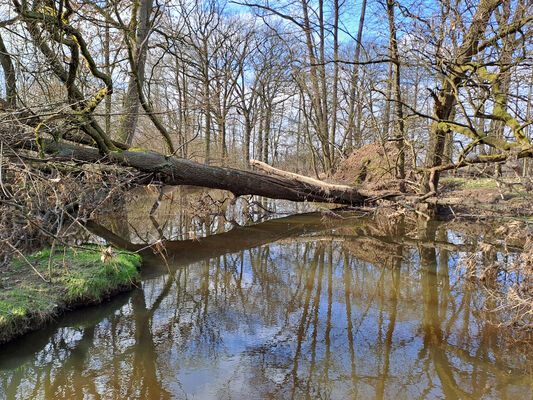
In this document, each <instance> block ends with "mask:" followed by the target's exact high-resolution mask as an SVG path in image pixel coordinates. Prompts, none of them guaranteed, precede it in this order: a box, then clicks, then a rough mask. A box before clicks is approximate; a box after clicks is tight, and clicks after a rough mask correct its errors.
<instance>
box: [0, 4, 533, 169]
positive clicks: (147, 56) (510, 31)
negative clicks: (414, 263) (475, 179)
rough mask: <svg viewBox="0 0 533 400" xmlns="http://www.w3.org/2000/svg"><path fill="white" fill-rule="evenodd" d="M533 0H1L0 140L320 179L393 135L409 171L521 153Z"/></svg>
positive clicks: (525, 149) (526, 126)
mask: <svg viewBox="0 0 533 400" xmlns="http://www.w3.org/2000/svg"><path fill="white" fill-rule="evenodd" d="M532 7H533V5H532V4H531V3H530V2H528V1H525V0H517V1H511V0H505V1H496V0H492V1H487V0H483V1H428V0H424V1H413V2H395V1H392V0H384V1H372V2H368V4H367V2H366V0H363V1H362V2H358V3H355V2H349V1H339V0H333V1H323V0H319V1H309V0H302V1H280V2H268V1H263V2H260V1H259V2H257V3H251V2H229V3H226V2H224V1H218V0H205V1H204V0H194V1H186V0H177V1H155V0H138V1H134V2H124V1H112V0H107V1H76V2H71V1H63V0H60V1H42V0H37V1H31V2H30V1H26V0H25V1H20V2H19V1H18V0H14V1H13V2H4V3H3V4H2V6H1V14H2V16H1V22H0V35H1V36H0V57H1V65H2V69H3V77H2V78H3V79H2V80H3V82H2V95H3V98H4V100H3V102H2V121H1V124H2V130H3V135H2V136H3V137H4V138H7V132H6V131H8V130H9V131H11V132H13V131H15V132H16V133H18V134H20V133H21V132H22V131H24V132H26V133H27V132H31V131H33V132H31V133H33V134H34V136H35V138H36V139H37V140H36V141H37V143H39V141H40V138H43V139H44V138H50V139H51V140H56V141H57V140H58V139H60V140H70V141H74V142H76V143H87V144H96V146H97V147H98V148H99V150H100V151H101V152H103V153H105V152H107V151H110V150H116V149H117V148H119V149H121V148H122V149H125V148H127V147H128V146H135V147H141V148H150V149H154V150H159V151H162V152H167V154H168V153H172V154H174V155H176V156H178V157H182V158H187V159H193V160H196V161H201V162H204V163H206V164H210V163H211V164H217V165H232V166H235V167H239V168H247V166H248V160H249V159H250V158H255V159H258V160H260V161H264V162H267V163H271V164H277V165H285V166H289V167H290V168H291V169H293V170H295V171H296V172H298V171H305V172H314V173H316V174H317V175H318V174H319V173H325V174H326V175H328V176H329V175H331V173H332V172H333V171H334V169H335V167H336V165H337V164H338V162H339V160H340V159H342V158H343V157H345V156H346V155H348V154H349V153H350V152H351V151H352V150H353V149H357V148H358V147H360V146H361V145H363V144H365V143H371V142H385V141H388V140H389V141H390V140H393V141H396V142H397V143H398V145H399V147H400V148H401V149H402V151H401V155H404V154H408V153H409V157H408V159H409V162H411V163H412V162H414V163H416V168H432V167H436V166H438V165H441V164H445V165H446V164H460V163H461V162H474V161H491V160H496V161H501V160H503V159H506V158H508V156H509V154H511V155H515V156H530V155H531V150H530V144H529V142H530V140H529V136H530V122H531V118H532V116H531V114H532V110H531V100H532V87H533V68H532V65H531V57H532V46H531V45H532V43H531V28H532V20H533V10H532ZM18 139H20V138H18ZM4 141H5V142H8V140H4ZM4 141H3V142H4ZM113 141H115V142H114V143H113ZM12 144H13V143H11V145H12ZM7 145H10V144H9V143H4V146H7ZM4 150H5V149H4ZM402 158H403V157H402ZM398 164H399V166H398V168H399V171H398V174H400V175H401V174H402V171H401V170H402V169H403V166H401V165H400V164H401V162H399V163H398Z"/></svg>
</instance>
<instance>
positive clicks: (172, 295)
mask: <svg viewBox="0 0 533 400" xmlns="http://www.w3.org/2000/svg"><path fill="white" fill-rule="evenodd" d="M344 217H345V218H344V219H335V220H328V221H324V219H323V217H322V216H321V215H320V214H313V213H311V214H303V215H296V216H290V217H285V218H279V219H274V220H269V221H266V222H262V223H259V224H256V225H253V226H245V227H242V226H235V227H233V228H232V229H230V230H228V231H224V232H221V233H218V234H214V235H211V236H207V237H202V238H199V239H198V238H194V239H189V240H164V244H165V246H164V247H165V249H166V253H165V254H166V259H167V262H168V267H167V265H165V263H163V262H161V260H160V259H159V258H157V257H156V256H154V255H151V254H150V252H149V251H147V250H145V253H144V254H145V258H146V259H147V260H148V261H147V265H145V266H144V269H145V271H144V272H143V280H142V282H141V284H140V287H139V289H137V290H135V291H133V292H132V293H130V294H127V295H122V296H120V297H118V298H116V299H114V300H113V301H111V302H109V303H106V304H104V305H102V306H98V307H89V308H87V309H84V310H78V311H75V312H73V313H71V314H67V315H65V316H64V317H62V318H61V319H60V320H59V321H58V322H57V323H56V324H52V325H50V326H49V327H47V328H46V329H43V330H40V331H38V332H35V333H32V334H30V335H27V336H25V337H23V338H21V339H19V340H17V341H15V342H13V343H11V344H9V345H6V346H4V347H2V348H0V399H34V398H35V399H38V398H43V399H76V398H96V399H100V398H101V399H124V398H139V399H170V398H177V399H186V398H196V399H210V398H212V399H230V398H231V399H239V398H252V399H254V398H256V399H268V398H272V399H278V398H291V399H300V398H302V399H303V398H310V399H316V398H324V399H346V398H362V399H367V398H378V399H386V398H397V399H422V398H450V399H454V398H457V399H459V398H461V399H464V398H509V399H514V398H530V397H531V396H532V394H533V389H532V387H533V378H532V372H531V367H532V363H531V356H530V355H528V354H525V353H520V352H516V351H514V350H513V349H510V350H508V349H506V347H505V346H506V342H505V338H504V335H502V334H501V332H500V331H499V330H498V329H496V328H494V327H493V326H491V325H489V324H487V323H486V321H485V320H484V319H483V318H481V317H479V315H480V304H482V303H483V302H484V301H490V300H489V299H485V298H484V293H483V292H482V291H474V290H473V288H471V287H470V286H468V285H467V284H466V283H464V282H463V281H462V280H461V279H459V278H458V276H457V273H456V268H459V267H458V264H457V261H458V259H459V257H460V256H461V255H462V254H464V252H467V251H469V249H470V250H473V248H474V247H475V240H474V241H469V240H463V239H458V238H459V237H460V235H458V234H457V232H456V231H454V230H450V229H449V227H448V226H447V225H445V224H438V223H427V224H421V225H418V226H414V225H413V224H407V225H406V224H403V223H398V224H396V225H394V226H393V227H391V225H390V224H388V225H387V224H386V223H383V221H379V220H378V219H371V218H367V217H361V216H354V215H348V214H347V215H345V216H344ZM130 221H131V220H130ZM89 228H90V229H91V231H93V232H94V233H97V234H98V235H99V236H100V237H102V238H103V239H105V240H106V241H107V242H110V243H114V244H117V245H120V246H121V247H124V248H130V249H133V250H135V249H139V248H142V247H143V244H139V243H134V242H135V241H133V239H132V237H133V235H134V234H133V233H132V230H129V231H128V236H129V238H124V237H121V236H120V235H119V233H122V234H123V233H124V232H125V230H124V229H123V228H121V227H120V226H118V225H117V226H115V227H114V226H112V225H109V226H107V227H103V226H101V225H97V224H94V223H93V224H90V225H89ZM139 229H140V228H139ZM139 229H137V230H139ZM130 240H132V241H133V242H131V241H130Z"/></svg>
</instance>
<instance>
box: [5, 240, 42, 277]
mask: <svg viewBox="0 0 533 400" xmlns="http://www.w3.org/2000/svg"><path fill="white" fill-rule="evenodd" d="M6 244H7V245H8V246H9V247H11V249H13V250H14V251H15V252H16V253H17V254H18V255H19V256H21V257H22V259H23V260H24V261H25V262H26V264H28V265H29V266H30V267H31V269H33V271H34V272H35V273H36V274H37V275H39V278H41V279H42V280H43V281H44V282H46V283H50V282H51V280H50V281H47V280H46V278H45V277H44V276H42V275H41V273H40V272H39V271H38V270H37V269H36V268H35V267H34V266H33V264H32V263H31V262H29V261H28V259H27V258H26V257H25V256H24V254H22V253H21V251H20V250H19V249H17V248H16V247H15V246H13V245H12V244H11V243H9V242H6Z"/></svg>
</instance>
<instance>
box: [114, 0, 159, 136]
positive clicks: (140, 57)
mask: <svg viewBox="0 0 533 400" xmlns="http://www.w3.org/2000/svg"><path fill="white" fill-rule="evenodd" d="M137 1H140V4H138V5H137V7H133V10H134V15H132V16H131V17H132V20H135V25H136V28H137V30H136V32H135V39H134V41H133V43H131V44H130V45H131V46H133V56H134V58H135V61H136V65H135V67H136V68H137V76H138V78H139V86H141V87H142V86H143V83H144V67H145V64H146V53H147V43H146V39H147V37H148V34H149V32H150V15H151V13H152V7H153V0H137ZM132 68H133V66H132ZM122 110H123V113H124V115H123V117H122V120H121V121H120V128H119V133H118V140H119V141H120V142H123V143H126V144H128V145H130V146H131V144H132V143H133V136H134V134H135V128H136V127H137V121H138V119H139V91H138V84H137V80H136V77H135V74H134V73H132V74H131V76H130V79H129V82H128V90H127V92H126V97H125V99H124V105H123V108H122Z"/></svg>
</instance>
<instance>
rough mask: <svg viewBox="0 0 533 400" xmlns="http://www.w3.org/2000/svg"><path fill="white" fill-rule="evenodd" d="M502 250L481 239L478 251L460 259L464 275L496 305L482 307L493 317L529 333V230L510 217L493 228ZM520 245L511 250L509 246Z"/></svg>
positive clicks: (532, 325)
mask: <svg viewBox="0 0 533 400" xmlns="http://www.w3.org/2000/svg"><path fill="white" fill-rule="evenodd" d="M494 233H495V234H496V235H498V236H499V237H501V238H502V239H500V244H501V245H502V246H503V249H504V251H503V252H501V251H497V250H496V248H495V246H494V245H491V244H488V243H481V244H480V245H479V246H478V251H477V252H473V253H471V254H469V255H468V256H466V257H464V258H463V259H462V260H461V264H462V266H463V267H464V270H463V272H464V277H465V278H466V279H468V280H469V281H471V282H473V283H474V284H480V285H483V287H484V288H485V290H486V294H487V298H489V299H491V300H493V301H489V302H487V304H496V305H497V306H496V307H494V308H492V309H487V310H485V311H487V312H489V313H491V314H492V315H493V316H495V317H496V321H497V322H496V323H497V324H498V325H499V326H501V327H507V328H512V329H513V330H516V331H519V332H521V333H526V334H528V335H532V334H533V231H532V230H531V229H530V228H529V227H528V226H527V225H526V224H525V223H523V222H520V221H513V222H510V223H508V224H505V225H503V226H501V227H500V228H498V229H497V230H496V231H495V232H494ZM511 246H513V248H514V249H516V248H521V252H518V253H517V252H515V251H513V252H511V251H510V247H511Z"/></svg>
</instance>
